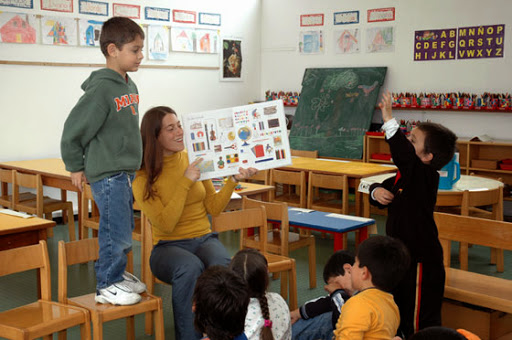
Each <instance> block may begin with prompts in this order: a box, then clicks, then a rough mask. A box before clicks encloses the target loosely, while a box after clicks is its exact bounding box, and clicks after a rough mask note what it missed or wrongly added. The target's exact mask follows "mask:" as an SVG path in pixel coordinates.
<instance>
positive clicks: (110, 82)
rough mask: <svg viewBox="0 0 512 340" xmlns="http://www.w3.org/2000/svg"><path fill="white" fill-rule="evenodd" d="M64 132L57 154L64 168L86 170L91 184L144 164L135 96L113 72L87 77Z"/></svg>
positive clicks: (130, 86)
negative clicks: (59, 151) (60, 155)
mask: <svg viewBox="0 0 512 340" xmlns="http://www.w3.org/2000/svg"><path fill="white" fill-rule="evenodd" d="M82 89H83V90H84V91H85V93H84V94H83V95H82V97H81V98H80V99H79V100H78V103H77V104H76V105H75V107H74V108H73V110H71V113H70V114H69V116H68V118H67V119H66V122H65V123H64V130H63V132H62V139H61V142H60V150H61V154H62V159H63V161H64V163H65V164H66V170H68V171H70V172H78V171H84V172H85V176H86V177H87V179H88V180H89V182H91V183H93V182H96V181H99V180H101V179H103V178H106V177H109V176H112V175H113V174H116V173H119V172H127V173H134V172H135V171H136V170H138V169H139V168H140V164H141V161H142V140H141V137H140V131H139V92H138V90H137V86H136V85H135V83H134V82H133V81H132V80H131V79H130V77H128V75H127V76H126V79H123V77H122V76H121V75H120V74H119V73H117V72H116V71H114V70H111V69H108V68H104V69H101V70H97V71H94V72H92V73H91V75H90V76H89V78H87V80H86V81H85V82H84V83H83V84H82Z"/></svg>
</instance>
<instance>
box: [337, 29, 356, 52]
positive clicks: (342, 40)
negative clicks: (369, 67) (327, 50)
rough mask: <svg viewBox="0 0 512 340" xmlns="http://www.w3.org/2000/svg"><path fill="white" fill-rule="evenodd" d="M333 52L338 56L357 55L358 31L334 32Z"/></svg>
mask: <svg viewBox="0 0 512 340" xmlns="http://www.w3.org/2000/svg"><path fill="white" fill-rule="evenodd" d="M333 37H334V51H335V53H338V54H340V53H341V54H346V53H359V51H360V41H361V38H360V37H359V29H357V28H356V29H344V30H342V31H334V32H333Z"/></svg>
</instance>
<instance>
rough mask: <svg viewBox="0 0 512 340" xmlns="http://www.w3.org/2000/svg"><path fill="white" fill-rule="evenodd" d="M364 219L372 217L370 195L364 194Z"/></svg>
mask: <svg viewBox="0 0 512 340" xmlns="http://www.w3.org/2000/svg"><path fill="white" fill-rule="evenodd" d="M363 217H370V194H366V193H363Z"/></svg>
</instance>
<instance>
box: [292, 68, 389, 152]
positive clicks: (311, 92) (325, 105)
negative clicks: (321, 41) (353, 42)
mask: <svg viewBox="0 0 512 340" xmlns="http://www.w3.org/2000/svg"><path fill="white" fill-rule="evenodd" d="M386 70H387V67H354V68H308V69H306V71H305V72H304V78H303V80H302V91H301V93H300V100H299V105H298V107H297V110H296V111H295V117H293V125H292V128H291V131H290V147H291V148H292V149H297V150H318V155H319V156H327V157H339V158H352V159H361V157H362V155H363V139H364V134H365V132H366V131H368V129H369V127H370V124H371V121H372V117H373V113H374V111H375V105H376V103H377V99H378V98H377V96H378V95H379V91H380V87H381V86H382V84H383V83H384V77H385V76H386Z"/></svg>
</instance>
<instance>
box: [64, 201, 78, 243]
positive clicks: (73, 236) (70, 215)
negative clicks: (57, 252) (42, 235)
mask: <svg viewBox="0 0 512 340" xmlns="http://www.w3.org/2000/svg"><path fill="white" fill-rule="evenodd" d="M69 206H70V207H69V208H68V209H67V210H66V211H67V216H68V231H69V240H70V241H75V240H76V232H75V217H74V216H73V208H72V207H73V206H72V205H71V204H69Z"/></svg>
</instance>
